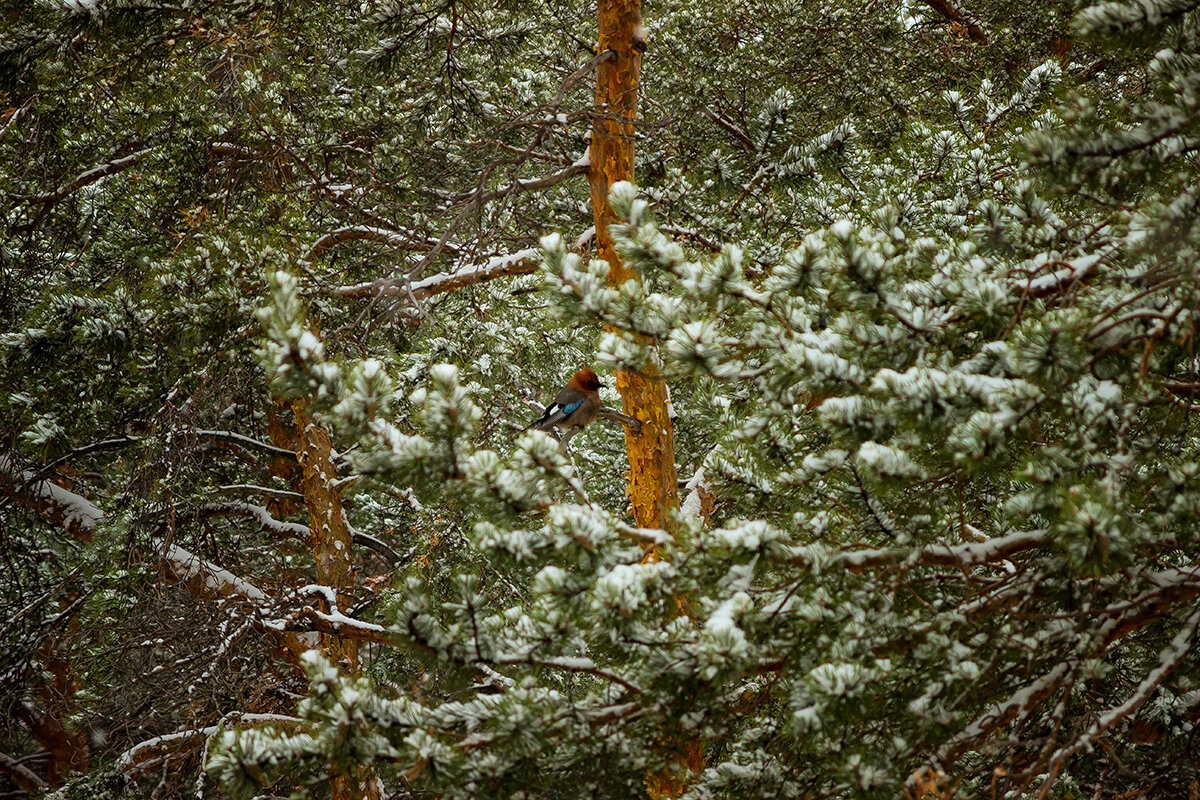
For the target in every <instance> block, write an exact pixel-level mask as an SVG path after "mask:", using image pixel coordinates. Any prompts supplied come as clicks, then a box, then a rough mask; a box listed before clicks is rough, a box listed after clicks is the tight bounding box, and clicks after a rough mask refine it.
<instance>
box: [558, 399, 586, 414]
mask: <svg viewBox="0 0 1200 800" xmlns="http://www.w3.org/2000/svg"><path fill="white" fill-rule="evenodd" d="M581 405H583V401H582V400H576V401H575V402H574V403H571V404H570V405H566V406H563V407H562V412H563V414H570V413H571V412H573V411H574V410H575V409H577V408H579V407H580V406H581Z"/></svg>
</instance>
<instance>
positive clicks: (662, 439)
mask: <svg viewBox="0 0 1200 800" xmlns="http://www.w3.org/2000/svg"><path fill="white" fill-rule="evenodd" d="M598 12H599V18H600V47H599V52H601V53H604V52H609V53H611V55H610V57H609V58H607V59H605V60H603V61H601V62H600V64H599V65H598V66H597V68H596V108H595V112H594V113H595V117H594V119H593V122H592V143H591V150H590V153H589V161H590V166H589V168H588V181H589V183H590V184H591V190H592V211H593V214H594V216H595V220H596V243H597V246H598V248H599V253H600V257H601V258H603V259H605V260H606V261H608V263H609V265H610V266H611V267H612V269H611V271H610V273H609V280H610V281H611V282H612V283H613V284H614V285H618V286H619V285H620V284H622V283H624V282H625V281H626V280H628V279H630V278H637V274H636V273H635V272H634V271H633V270H631V269H630V268H629V267H628V266H626V264H625V263H624V262H623V261H622V260H621V257H620V256H619V255H617V253H616V251H615V250H614V249H613V241H612V237H611V236H610V235H609V232H608V225H609V223H611V222H613V221H615V219H616V216H615V215H614V214H613V210H612V208H611V207H610V206H609V204H608V191H609V189H610V188H611V187H612V185H613V184H614V183H617V182H618V181H632V180H633V132H634V128H633V122H634V119H635V118H636V116H637V98H638V82H639V79H640V76H641V70H642V52H641V51H642V49H644V48H645V35H644V33H643V29H642V16H641V3H640V0H600V2H599V8H598ZM617 391H619V392H620V393H621V400H622V406H623V408H624V410H625V413H626V414H629V415H630V416H631V417H635V418H637V419H639V420H641V422H642V427H641V430H640V431H637V432H635V431H634V430H633V429H631V428H629V427H626V428H625V447H626V450H627V451H628V453H629V497H630V502H631V504H632V506H633V516H634V519H635V520H636V521H637V524H638V525H639V526H641V527H644V528H667V527H669V525H670V523H669V514H670V512H672V511H675V510H677V509H678V508H679V490H678V487H677V485H676V474H675V440H674V433H673V431H672V423H671V419H670V416H669V414H668V403H667V386H666V383H665V381H663V379H662V376H661V374H660V373H659V369H658V366H657V363H655V362H653V361H652V362H651V364H650V365H649V366H647V367H646V368H645V369H644V370H643V371H642V372H630V371H628V370H619V371H618V372H617Z"/></svg>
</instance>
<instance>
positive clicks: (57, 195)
mask: <svg viewBox="0 0 1200 800" xmlns="http://www.w3.org/2000/svg"><path fill="white" fill-rule="evenodd" d="M153 149H154V148H152V147H147V148H146V149H145V150H139V151H138V152H136V153H133V154H131V155H127V156H125V157H124V158H118V159H116V160H115V161H110V162H108V163H107V164H101V165H100V166H98V167H92V168H91V169H89V170H88V171H87V172H82V173H80V174H79V175H78V176H77V177H76V178H75V179H74V180H72V181H71V182H70V183H67V184H66V185H65V186H60V187H59V188H58V189H55V190H54V191H52V192H45V193H44V194H37V195H33V196H30V197H21V198H18V199H21V200H25V201H27V202H30V203H57V202H58V201H59V200H62V199H63V198H64V197H66V196H67V195H69V194H71V193H72V192H76V191H78V190H80V189H82V188H83V187H84V186H87V185H88V184H91V183H95V182H96V181H98V180H100V179H101V178H105V177H107V176H109V175H115V174H116V173H118V172H124V171H125V170H127V169H129V168H130V167H132V166H133V165H134V164H136V163H138V162H139V161H141V160H142V158H143V157H145V155H146V154H147V153H149V152H151V151H152V150H153Z"/></svg>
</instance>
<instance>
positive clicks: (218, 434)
mask: <svg viewBox="0 0 1200 800" xmlns="http://www.w3.org/2000/svg"><path fill="white" fill-rule="evenodd" d="M196 435H197V436H203V437H204V438H206V439H220V440H222V441H226V442H233V443H234V444H240V445H243V446H245V447H252V448H254V449H255V450H261V451H262V452H264V453H270V454H271V455H273V456H277V457H279V458H296V452H295V451H294V450H286V449H284V448H282V447H276V446H275V445H273V444H267V443H266V442H260V441H259V440H258V439H252V438H250V437H249V436H243V435H242V434H240V433H234V432H233V431H202V430H198V431H196Z"/></svg>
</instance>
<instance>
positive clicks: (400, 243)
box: [301, 225, 459, 264]
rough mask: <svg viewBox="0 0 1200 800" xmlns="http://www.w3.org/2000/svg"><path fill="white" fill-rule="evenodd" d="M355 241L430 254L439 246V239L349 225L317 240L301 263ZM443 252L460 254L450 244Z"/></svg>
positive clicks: (454, 246) (308, 261) (410, 232)
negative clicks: (376, 243)
mask: <svg viewBox="0 0 1200 800" xmlns="http://www.w3.org/2000/svg"><path fill="white" fill-rule="evenodd" d="M353 240H362V241H368V242H378V243H380V244H386V245H389V246H391V247H393V248H395V249H397V250H416V251H419V252H429V251H430V250H432V249H433V248H435V247H437V245H438V240H437V239H433V238H430V237H428V236H423V235H421V234H419V233H415V232H413V231H404V230H401V231H390V230H386V229H384V228H377V227H374V226H371V225H348V226H346V227H344V228H338V229H337V230H335V231H330V232H329V233H327V234H325V235H324V236H322V237H321V238H320V239H317V241H316V242H314V243H313V246H312V247H311V248H310V249H309V251H308V252H307V253H305V254H304V257H303V258H302V259H301V261H302V262H303V263H306V264H307V263H311V262H313V261H316V260H317V259H318V258H320V257H321V256H323V255H324V254H325V253H326V251H328V250H329V248H331V247H333V246H334V245H338V244H341V243H342V242H348V241H353ZM442 251H443V252H445V253H448V254H450V255H455V254H457V253H458V252H459V250H458V247H457V246H456V245H453V244H449V243H446V244H443V245H442Z"/></svg>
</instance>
